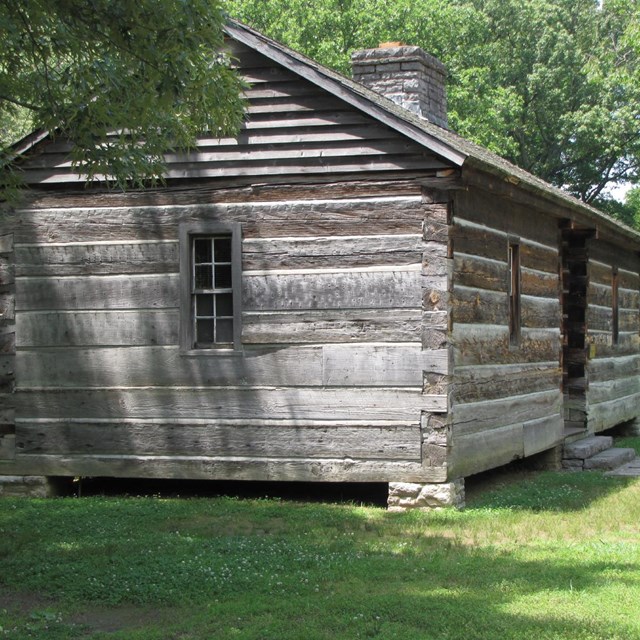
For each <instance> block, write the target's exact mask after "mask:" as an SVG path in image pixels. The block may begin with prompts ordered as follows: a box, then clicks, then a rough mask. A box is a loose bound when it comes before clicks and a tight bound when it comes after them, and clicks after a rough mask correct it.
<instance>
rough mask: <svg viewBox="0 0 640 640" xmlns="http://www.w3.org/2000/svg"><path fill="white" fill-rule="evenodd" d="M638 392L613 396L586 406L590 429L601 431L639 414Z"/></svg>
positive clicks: (639, 397)
mask: <svg viewBox="0 0 640 640" xmlns="http://www.w3.org/2000/svg"><path fill="white" fill-rule="evenodd" d="M638 407H640V394H636V395H633V396H627V397H625V398H615V399H614V400H608V401H606V402H600V403H598V404H591V405H589V407H588V412H587V420H588V427H589V430H590V431H595V432H597V431H603V430H605V429H609V428H610V427H615V426H616V425H618V424H620V423H621V422H627V421H628V420H634V419H635V418H637V417H639V416H640V410H639V409H638Z"/></svg>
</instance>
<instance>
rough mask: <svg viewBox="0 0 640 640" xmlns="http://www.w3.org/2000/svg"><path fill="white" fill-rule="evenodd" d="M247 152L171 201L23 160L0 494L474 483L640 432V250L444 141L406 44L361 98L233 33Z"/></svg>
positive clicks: (42, 154) (203, 147)
mask: <svg viewBox="0 0 640 640" xmlns="http://www.w3.org/2000/svg"><path fill="white" fill-rule="evenodd" d="M226 34H227V40H226V42H227V44H226V46H227V48H228V52H229V54H230V56H231V57H232V59H233V64H234V65H236V66H237V68H238V71H239V73H240V74H241V75H242V76H243V77H244V78H245V79H246V81H247V83H248V89H247V90H246V99H247V113H246V121H245V124H244V125H243V127H242V129H241V131H240V133H239V135H238V136H237V138H234V139H218V138H215V137H214V136H211V135H203V136H202V137H201V138H200V139H199V142H198V146H197V148H196V149H195V150H193V151H190V152H184V153H178V152H172V153H168V154H167V156H166V161H167V171H166V176H165V177H166V182H165V184H164V185H162V186H160V187H154V188H149V189H133V190H130V191H127V192H125V193H122V192H117V191H114V190H111V189H109V188H108V185H107V184H106V183H105V182H104V181H100V180H98V181H97V182H93V183H91V184H85V177H84V176H82V175H78V174H77V173H76V172H74V170H73V169H72V167H71V163H70V160H69V157H68V152H69V149H70V145H69V144H68V142H67V141H65V140H61V139H59V138H56V137H53V136H51V135H49V134H47V133H38V134H33V135H31V136H29V137H27V138H25V139H24V140H23V141H22V142H21V143H20V144H19V145H17V147H16V151H17V153H18V154H19V159H18V160H17V161H16V162H17V163H18V165H19V166H20V168H21V170H22V175H23V176H24V180H25V182H26V183H27V184H28V186H29V191H28V194H27V196H26V200H25V203H24V204H23V205H21V207H20V208H17V209H15V210H14V211H12V212H10V215H8V216H5V218H4V220H3V222H2V228H1V229H0V312H1V314H2V315H1V318H0V323H1V326H0V352H1V354H0V385H1V386H0V392H1V393H2V396H1V401H2V404H1V408H0V474H2V475H4V476H5V478H11V479H12V480H13V481H15V480H16V479H20V478H25V482H26V481H27V479H28V478H33V477H39V478H52V477H69V476H73V477H78V476H79V477H86V476H93V477H95V476H107V477H128V478H174V479H175V478H181V479H227V480H228V479H233V480H256V481H265V480H276V481H304V482H307V481H332V482H383V483H389V504H390V506H391V507H392V508H394V509H402V508H409V507H414V506H418V507H432V506H442V505H460V504H462V503H463V500H464V478H465V477H466V476H469V475H472V474H476V473H478V472H482V471H484V470H487V469H492V468H495V467H498V466H501V465H504V464H506V463H509V462H510V461H512V460H515V459H518V458H525V457H529V456H533V455H536V454H540V453H541V452H550V453H551V454H554V452H556V453H557V452H558V451H559V450H561V447H562V445H563V443H564V442H565V441H567V439H573V440H575V439H579V438H584V437H586V436H588V435H592V434H594V433H597V432H600V431H602V430H605V429H609V428H611V427H613V426H615V425H617V424H619V423H622V422H624V421H628V420H632V419H635V418H636V416H637V415H638V412H639V411H640V409H639V407H640V403H639V400H640V382H639V378H638V370H639V364H640V356H639V342H640V295H639V290H640V276H639V269H640V259H639V253H638V252H639V250H640V234H639V233H638V232H637V231H635V230H633V229H631V228H629V227H627V226H625V225H623V224H621V223H620V222H618V221H616V220H614V219H612V218H610V217H608V216H606V215H604V214H603V213H601V212H599V211H597V210H595V209H593V208H591V207H590V206H587V205H585V204H584V203H582V202H580V201H578V200H576V199H574V198H572V197H571V196H569V195H567V194H566V193H564V192H563V191H561V190H559V189H556V188H554V187H552V186H550V185H549V184H546V183H545V182H543V181H541V180H539V179H537V178H536V177H534V176H532V175H531V174H529V173H527V172H525V171H523V170H522V169H519V168H518V167H516V166H513V165H512V164H510V163H508V162H506V161H505V160H503V159H501V158H499V157H498V156H496V155H494V154H492V153H490V152H489V151H487V150H486V149H483V148H481V147H479V146H477V145H474V144H472V143H471V142H469V141H467V140H465V139H463V138H461V137H460V136H458V135H456V134H455V133H453V132H452V131H450V130H449V129H448V128H447V117H446V93H445V78H446V70H445V69H444V67H443V66H442V64H441V63H440V62H439V61H437V60H436V59H435V58H432V57H431V56H429V55H428V54H426V53H424V52H423V51H422V50H420V49H418V48H417V47H407V46H404V45H397V46H383V47H381V48H378V49H371V50H365V51H359V52H356V53H354V55H353V66H354V79H353V80H351V79H348V78H346V77H343V76H341V75H340V74H337V73H335V72H334V71H331V70H329V69H327V68H324V67H322V66H320V65H318V64H316V63H315V62H314V61H312V60H309V59H308V58H306V57H304V56H302V55H300V54H298V53H296V52H294V51H292V50H290V49H288V48H287V47H285V46H283V45H281V44H279V43H277V42H275V41H273V40H271V39H269V38H267V37H265V36H264V35H262V34H260V33H258V32H256V31H254V30H253V29H251V28H249V27H247V26H245V25H243V24H240V23H238V22H235V21H229V23H228V25H227V27H226Z"/></svg>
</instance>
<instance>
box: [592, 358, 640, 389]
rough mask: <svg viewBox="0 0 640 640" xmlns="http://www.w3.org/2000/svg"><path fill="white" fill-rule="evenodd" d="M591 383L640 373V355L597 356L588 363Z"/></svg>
mask: <svg viewBox="0 0 640 640" xmlns="http://www.w3.org/2000/svg"><path fill="white" fill-rule="evenodd" d="M587 371H588V375H589V381H590V383H594V382H603V381H605V380H613V379H616V378H626V377H629V376H635V375H639V374H640V355H637V354H636V355H631V356H621V357H615V358H596V359H594V360H589V363H588V365H587Z"/></svg>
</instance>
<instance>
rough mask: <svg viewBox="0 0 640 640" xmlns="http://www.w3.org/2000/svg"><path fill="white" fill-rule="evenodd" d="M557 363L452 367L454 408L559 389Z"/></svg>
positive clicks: (559, 380) (560, 379)
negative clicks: (471, 403)
mask: <svg viewBox="0 0 640 640" xmlns="http://www.w3.org/2000/svg"><path fill="white" fill-rule="evenodd" d="M561 381H562V372H561V370H560V367H559V364H558V363H557V362H548V363H533V364H512V365H484V366H480V367H456V369H455V378H454V382H453V384H452V385H451V402H452V404H453V405H454V406H457V405H458V404H464V403H467V402H478V401H481V400H492V399H497V398H506V397H509V396H519V395H523V394H527V393H537V392H540V391H550V390H553V389H556V390H558V389H560V384H561Z"/></svg>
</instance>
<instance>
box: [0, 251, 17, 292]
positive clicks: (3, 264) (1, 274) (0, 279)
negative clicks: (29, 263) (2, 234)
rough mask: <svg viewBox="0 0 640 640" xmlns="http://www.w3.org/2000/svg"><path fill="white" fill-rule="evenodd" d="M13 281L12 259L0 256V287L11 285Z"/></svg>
mask: <svg viewBox="0 0 640 640" xmlns="http://www.w3.org/2000/svg"><path fill="white" fill-rule="evenodd" d="M14 282H15V268H14V264H13V260H9V258H8V257H7V258H5V257H0V287H4V286H6V285H11V284H13V283H14Z"/></svg>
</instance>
